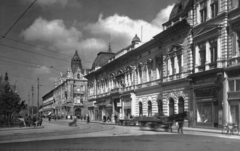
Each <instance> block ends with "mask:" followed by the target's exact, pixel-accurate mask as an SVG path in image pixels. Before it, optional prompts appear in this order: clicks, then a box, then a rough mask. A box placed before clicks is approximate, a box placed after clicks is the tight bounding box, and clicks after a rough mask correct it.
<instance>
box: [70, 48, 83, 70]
mask: <svg viewBox="0 0 240 151" xmlns="http://www.w3.org/2000/svg"><path fill="white" fill-rule="evenodd" d="M71 69H72V72H73V74H75V73H76V71H77V70H78V69H80V70H81V72H82V73H83V69H82V63H81V59H80V57H79V55H78V52H77V50H76V51H75V54H74V56H73V58H72V60H71Z"/></svg>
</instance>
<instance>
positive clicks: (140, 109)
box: [139, 102, 143, 116]
mask: <svg viewBox="0 0 240 151" xmlns="http://www.w3.org/2000/svg"><path fill="white" fill-rule="evenodd" d="M141 115H143V108H142V102H139V116H141Z"/></svg>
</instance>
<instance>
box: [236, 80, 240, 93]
mask: <svg viewBox="0 0 240 151" xmlns="http://www.w3.org/2000/svg"><path fill="white" fill-rule="evenodd" d="M236 91H240V79H237V80H236Z"/></svg>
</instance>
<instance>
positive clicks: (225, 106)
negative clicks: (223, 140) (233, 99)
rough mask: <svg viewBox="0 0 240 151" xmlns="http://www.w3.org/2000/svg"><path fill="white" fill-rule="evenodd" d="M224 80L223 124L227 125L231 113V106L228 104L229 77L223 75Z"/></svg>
mask: <svg viewBox="0 0 240 151" xmlns="http://www.w3.org/2000/svg"><path fill="white" fill-rule="evenodd" d="M222 80H223V100H222V101H223V102H222V106H223V113H222V114H223V116H222V120H223V121H222V124H223V125H225V124H226V123H227V122H229V121H228V120H229V119H228V113H229V108H228V106H229V104H228V100H227V99H228V95H227V92H228V80H227V75H226V73H223V76H222Z"/></svg>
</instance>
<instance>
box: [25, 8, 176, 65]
mask: <svg viewBox="0 0 240 151" xmlns="http://www.w3.org/2000/svg"><path fill="white" fill-rule="evenodd" d="M172 7H173V5H170V6H168V7H166V8H165V9H162V10H161V11H160V12H159V13H158V14H157V15H156V18H155V19H154V20H153V21H152V22H151V23H148V22H147V21H144V20H134V19H131V18H129V17H127V16H120V15H118V14H115V15H113V16H109V17H106V18H104V17H103V15H102V14H100V15H99V18H98V20H97V22H95V23H89V24H86V25H85V26H84V27H83V29H84V32H83V33H84V35H83V33H82V32H81V31H80V30H78V29H77V28H75V27H74V26H71V27H69V28H67V27H66V26H65V24H64V21H63V20H60V19H55V20H51V21H47V20H45V19H43V18H41V17H40V18H38V19H36V20H35V21H34V23H33V24H32V25H31V26H30V27H29V28H27V29H25V30H23V31H22V33H21V36H22V37H24V39H25V40H27V41H36V40H38V41H41V42H44V43H48V45H50V46H49V47H50V48H51V49H56V50H58V51H65V52H64V53H67V54H69V55H73V54H74V51H75V50H78V52H79V56H80V58H81V59H82V62H83V65H84V62H86V61H88V64H87V67H90V66H91V64H90V63H89V61H91V63H92V61H93V60H94V59H95V58H96V56H97V53H98V52H99V51H107V49H108V41H109V35H111V47H112V50H113V52H117V51H119V50H120V49H122V48H124V47H126V46H128V45H129V44H130V43H131V40H132V38H133V37H134V36H135V34H137V35H138V36H139V38H141V28H142V31H143V32H142V37H143V42H147V41H149V40H150V39H152V37H153V36H155V35H156V34H158V33H160V32H161V31H162V24H163V23H164V22H166V21H167V20H168V17H169V15H170V12H171V9H172ZM75 24H76V22H75ZM86 36H87V37H90V38H85V37H86ZM92 37H94V38H92Z"/></svg>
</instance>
